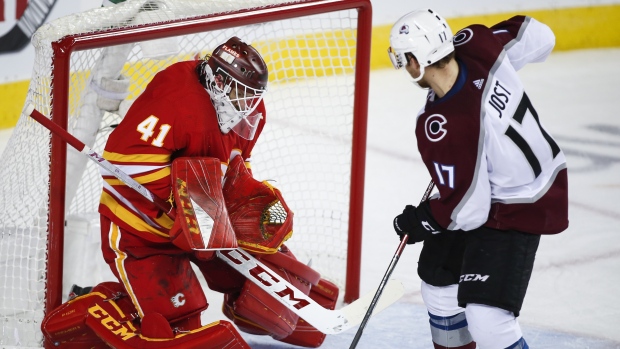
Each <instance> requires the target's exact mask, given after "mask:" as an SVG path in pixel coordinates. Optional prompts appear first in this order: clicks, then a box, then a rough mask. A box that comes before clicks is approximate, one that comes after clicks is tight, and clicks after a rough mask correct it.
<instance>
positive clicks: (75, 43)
mask: <svg viewBox="0 0 620 349" xmlns="http://www.w3.org/2000/svg"><path fill="white" fill-rule="evenodd" d="M370 17H371V9H370V1H369V0H364V1H361V0H329V1H323V0H301V1H279V0H210V1H199V0H149V1H147V0H128V1H126V2H124V3H120V4H117V5H114V6H109V7H101V8H97V9H93V10H91V11H88V12H85V13H80V14H76V15H71V16H68V17H65V18H61V19H58V20H56V21H53V22H51V23H48V24H46V25H44V26H43V27H41V28H40V29H39V30H38V31H37V32H36V33H35V35H34V37H33V40H32V43H33V45H34V46H35V48H36V57H35V66H34V70H33V75H32V80H31V83H30V88H29V92H28V96H27V101H26V103H27V104H28V103H32V104H34V106H35V108H36V109H38V110H39V111H40V112H42V113H43V114H45V115H47V116H49V117H51V118H52V120H53V121H54V122H56V123H57V124H59V125H61V126H62V127H64V128H66V129H67V130H69V131H70V133H72V134H73V135H74V136H76V137H77V138H78V139H80V140H81V141H83V142H84V143H86V144H87V145H88V146H89V147H91V148H93V149H94V150H96V151H99V152H100V153H101V151H102V150H103V147H104V144H105V141H106V137H107V135H108V134H109V132H110V131H111V130H112V129H113V128H114V125H115V124H117V123H118V122H120V120H121V119H122V115H123V114H124V112H125V110H126V109H127V107H128V105H130V103H131V100H132V99H134V98H135V97H136V96H138V95H139V94H140V92H141V91H142V90H143V89H144V88H145V86H146V84H147V83H148V82H149V81H150V80H151V78H152V77H153V75H154V74H155V73H156V72H157V71H159V70H161V69H163V68H165V67H167V66H169V65H170V64H172V63H175V62H178V61H182V60H187V59H193V58H195V57H198V56H204V55H205V54H207V53H211V52H212V50H213V49H214V48H215V47H216V46H217V45H219V44H220V43H223V42H225V41H226V40H227V39H228V38H230V37H231V36H238V37H240V38H241V39H242V40H244V41H246V42H248V43H251V44H252V45H253V46H254V47H256V49H257V50H258V51H259V52H261V54H262V55H263V57H264V58H265V61H266V62H267V64H268V67H269V73H270V84H269V91H268V94H267V95H266V97H265V102H266V106H267V114H268V124H267V127H266V128H265V130H264V132H263V134H262V135H261V139H260V140H259V141H258V144H257V146H256V148H255V150H254V152H253V171H254V175H255V177H256V178H257V179H261V180H263V179H272V180H275V182H274V183H273V184H274V185H275V186H277V187H278V188H279V189H281V191H282V193H283V195H284V196H285V198H286V200H287V203H288V204H289V206H290V207H291V208H292V210H293V211H294V212H295V222H294V234H293V236H292V238H291V239H290V240H289V241H288V242H287V245H288V246H289V247H290V248H291V250H292V251H294V253H295V255H296V256H297V258H298V259H299V260H301V261H304V262H310V261H311V263H312V267H313V268H314V269H316V270H317V271H319V272H320V273H321V274H322V276H323V277H326V278H327V279H329V280H331V281H333V282H335V283H336V284H337V285H338V286H340V287H341V289H342V290H344V292H343V293H344V298H345V301H351V300H353V299H355V298H357V297H358V292H359V264H360V259H361V256H360V246H361V241H360V235H361V214H362V212H361V211H362V200H363V173H364V157H365V153H364V151H365V134H366V113H367V93H368V69H369V53H370V25H371V20H370ZM121 76H122V77H121ZM123 82H124V83H125V84H128V88H127V89H125V88H123V87H122V86H121V87H118V86H119V85H118V84H121V85H122V83H123ZM115 83H116V85H115ZM106 84H108V86H107V87H106ZM110 84H111V85H110ZM102 86H103V87H102ZM120 99H123V101H122V102H121V103H120V105H115V103H110V101H118V100H120ZM0 178H2V184H1V186H0V212H2V214H1V215H0V324H1V326H2V328H1V329H0V344H2V345H3V347H13V346H16V347H39V346H40V345H41V334H40V330H39V327H40V323H41V320H42V318H43V315H44V313H45V311H46V309H51V308H53V307H56V306H58V305H59V304H60V303H61V302H62V301H65V300H66V297H67V292H68V288H69V287H70V286H71V284H72V283H79V284H81V285H88V284H94V283H97V282H101V281H104V280H103V279H108V280H109V276H110V275H111V274H108V275H106V274H105V272H106V270H107V266H106V265H104V264H103V260H102V259H101V258H100V257H96V256H98V255H99V254H100V251H99V245H98V244H99V218H98V214H97V206H98V202H99V196H100V193H101V178H100V175H99V169H98V167H97V166H96V165H95V164H93V163H91V162H90V161H87V158H86V157H85V156H83V155H81V154H79V153H77V152H76V151H74V150H73V149H70V148H67V146H66V145H65V144H63V142H62V141H60V140H59V139H57V137H55V136H51V135H50V133H49V132H48V131H47V130H46V129H44V128H43V127H42V126H41V125H38V124H37V123H36V122H35V121H34V120H32V119H29V118H28V117H25V116H24V115H22V116H21V118H20V119H19V121H18V124H17V126H16V128H15V129H14V131H13V133H12V137H11V139H10V140H9V142H8V144H7V147H6V150H5V152H4V153H3V154H2V157H1V158H0ZM63 246H64V249H63ZM63 251H64V252H63ZM97 258H99V259H97ZM63 262H64V263H63ZM108 272H109V271H108Z"/></svg>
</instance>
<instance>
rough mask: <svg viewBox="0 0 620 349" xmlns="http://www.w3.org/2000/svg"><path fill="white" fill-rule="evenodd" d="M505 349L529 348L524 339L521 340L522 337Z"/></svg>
mask: <svg viewBox="0 0 620 349" xmlns="http://www.w3.org/2000/svg"><path fill="white" fill-rule="evenodd" d="M506 349H530V347H529V346H528V345H527V343H526V342H525V339H523V337H521V338H519V340H518V341H516V342H515V343H514V344H513V345H511V346H509V347H508V348H506Z"/></svg>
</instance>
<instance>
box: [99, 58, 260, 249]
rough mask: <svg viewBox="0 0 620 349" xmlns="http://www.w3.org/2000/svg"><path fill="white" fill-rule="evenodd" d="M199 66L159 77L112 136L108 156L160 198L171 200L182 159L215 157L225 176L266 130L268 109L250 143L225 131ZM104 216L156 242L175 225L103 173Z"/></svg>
mask: <svg viewBox="0 0 620 349" xmlns="http://www.w3.org/2000/svg"><path fill="white" fill-rule="evenodd" d="M198 64H199V61H188V62H180V63H176V64H174V65H172V66H170V67H168V68H167V69H165V70H163V71H161V72H159V73H158V74H157V75H155V77H154V78H153V80H152V81H151V83H150V84H149V85H148V87H147V88H146V90H145V91H144V92H143V93H142V94H141V95H140V97H138V98H137V99H136V100H135V102H134V103H133V105H132V106H131V108H130V109H129V111H128V112H127V115H126V116H125V118H124V119H123V121H122V122H121V123H120V124H119V125H118V126H117V127H116V129H115V130H114V131H113V132H112V133H111V134H110V137H109V139H108V141H107V144H106V147H105V151H104V154H103V156H104V157H105V158H106V159H107V160H108V161H110V162H111V163H113V164H114V165H116V166H118V167H119V168H120V169H121V170H122V171H123V172H125V173H127V174H129V175H131V177H133V179H135V180H136V181H138V182H139V183H140V184H142V185H143V186H145V187H146V188H147V189H148V190H150V191H151V192H152V193H153V194H155V195H157V196H159V197H160V198H163V199H165V198H170V197H171V179H170V165H171V163H172V161H173V160H174V159H175V158H177V157H182V156H187V157H214V158H217V159H219V160H220V161H221V162H222V174H224V173H226V168H227V164H228V162H229V160H230V159H232V158H233V157H235V156H237V155H241V156H242V157H243V159H244V160H246V161H249V157H250V153H251V151H252V148H253V147H254V145H255V143H256V140H257V139H258V137H259V135H260V133H261V131H262V129H263V127H264V125H265V106H264V103H263V101H261V102H260V104H259V105H258V107H257V108H256V110H255V111H254V112H255V113H260V114H262V118H261V120H260V122H259V125H258V128H257V130H256V134H255V135H254V137H253V139H252V140H246V139H244V138H242V137H240V136H238V135H237V134H236V133H235V132H228V133H227V134H223V133H222V132H221V131H220V128H219V125H218V120H217V115H216V112H215V109H214V107H213V105H212V103H211V101H210V98H209V94H208V93H207V91H206V90H205V89H204V87H203V86H202V85H201V83H200V81H199V79H198V73H197V72H196V66H197V65H198ZM102 176H103V178H104V185H103V193H102V195H101V203H100V206H99V212H100V213H101V214H102V215H104V216H106V217H108V218H110V220H112V222H114V223H116V224H118V225H119V226H120V227H122V228H124V229H127V230H128V231H131V232H133V233H135V234H138V235H140V236H141V237H143V238H145V239H147V240H150V241H155V242H168V241H169V236H168V230H169V229H170V228H171V227H172V224H173V220H172V219H170V218H169V217H168V216H167V215H166V214H164V213H163V212H161V211H160V210H159V209H157V207H155V205H153V204H152V203H150V202H148V201H147V200H145V199H144V198H143V197H142V196H141V195H140V194H138V193H137V192H136V191H134V190H133V189H131V188H129V187H127V186H126V185H124V184H123V183H121V182H120V181H119V180H117V179H116V177H114V176H112V175H111V174H110V173H107V172H102Z"/></svg>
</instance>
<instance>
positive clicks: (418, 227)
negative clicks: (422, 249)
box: [394, 200, 441, 245]
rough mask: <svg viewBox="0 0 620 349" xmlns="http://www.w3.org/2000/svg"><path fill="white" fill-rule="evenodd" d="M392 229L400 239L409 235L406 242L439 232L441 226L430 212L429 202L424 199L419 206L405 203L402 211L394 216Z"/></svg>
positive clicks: (422, 238)
mask: <svg viewBox="0 0 620 349" xmlns="http://www.w3.org/2000/svg"><path fill="white" fill-rule="evenodd" d="M394 230H395V231H396V234H398V236H400V238H401V239H402V238H403V236H404V235H405V234H408V235H409V239H408V240H407V244H408V245H409V244H414V243H416V242H420V241H424V240H425V239H426V238H428V237H430V236H431V235H433V234H436V233H439V232H441V228H440V226H439V224H437V222H435V219H433V215H432V214H431V208H430V204H429V202H428V200H427V201H424V202H423V203H421V204H420V206H418V207H415V206H411V205H407V206H406V207H405V209H404V210H403V213H401V214H399V215H398V216H396V218H394Z"/></svg>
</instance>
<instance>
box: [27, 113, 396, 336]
mask: <svg viewBox="0 0 620 349" xmlns="http://www.w3.org/2000/svg"><path fill="white" fill-rule="evenodd" d="M24 114H25V115H29V116H30V117H32V118H33V119H34V120H36V121H37V122H39V123H40V124H41V125H43V126H44V127H45V128H47V129H48V130H50V131H51V132H52V133H54V134H56V135H57V136H59V137H60V138H61V139H62V140H63V141H65V142H66V143H68V144H69V145H70V146H72V147H74V148H75V149H77V150H78V151H80V152H81V153H83V154H85V155H86V156H88V157H89V158H90V159H91V160H92V161H94V162H95V163H96V164H97V165H99V166H101V167H103V168H105V169H106V170H108V171H109V172H110V173H112V174H113V175H114V176H115V177H116V178H118V179H119V180H120V181H122V182H123V183H125V184H126V185H127V186H129V187H130V188H132V189H134V190H136V191H138V192H139V193H140V194H142V196H144V197H145V198H146V199H147V200H149V201H150V202H152V203H154V204H155V205H157V206H158V207H159V208H160V209H162V210H167V212H174V210H172V207H171V205H170V204H169V203H168V202H166V201H164V200H162V199H161V198H158V197H156V196H155V195H153V193H151V192H150V191H149V190H148V189H147V188H145V187H144V186H142V185H141V184H140V183H138V182H136V181H135V180H134V179H133V178H131V177H130V176H129V175H127V174H126V173H124V172H123V171H121V170H120V169H119V168H118V167H116V166H115V165H114V164H112V163H110V162H109V161H107V160H106V159H104V158H103V157H102V156H100V155H99V154H97V153H96V152H95V151H93V150H92V149H90V148H89V147H88V146H86V145H85V144H84V143H82V142H81V141H80V140H78V139H77V138H75V137H74V136H73V135H71V134H70V133H69V132H67V131H66V130H64V129H63V128H62V127H60V126H58V125H57V124H56V123H54V122H53V121H52V120H50V119H48V118H47V117H46V116H45V115H43V114H41V113H40V112H39V111H38V110H36V109H35V108H34V106H33V105H32V104H29V105H27V106H26V108H25V109H24ZM216 255H217V257H218V258H220V259H222V260H223V261H224V262H226V263H227V264H228V265H230V266H231V267H232V268H234V269H235V270H237V271H238V272H239V273H241V274H242V275H244V276H245V277H246V278H247V279H248V280H250V281H251V282H253V283H254V284H256V285H258V286H259V287H260V288H261V289H263V290H264V291H265V292H267V293H268V294H270V295H271V296H272V297H274V298H275V299H276V300H278V301H279V302H280V303H282V304H283V305H284V306H285V307H287V308H288V309H290V310H291V311H293V312H294V313H295V314H297V315H299V316H300V317H301V318H302V319H304V320H305V321H306V322H308V323H309V324H310V325H312V326H314V327H315V328H316V329H317V330H319V331H321V332H323V333H325V334H338V333H341V332H343V331H346V330H348V329H350V328H352V327H354V326H357V325H358V324H360V323H361V322H362V321H363V320H364V318H366V317H370V314H371V313H372V314H374V313H378V312H379V311H381V310H383V309H385V308H386V307H388V306H389V305H391V304H393V303H394V302H396V301H397V300H399V299H400V298H401V297H402V296H403V294H404V293H405V290H404V286H403V284H402V283H401V282H400V281H397V280H389V281H385V282H384V283H382V285H381V286H382V290H381V291H382V292H383V298H382V299H381V302H377V301H376V300H375V299H372V297H371V295H372V294H367V295H365V296H363V297H361V298H359V299H357V300H356V301H354V302H353V303H351V304H348V305H346V306H344V307H342V308H341V309H336V310H329V309H326V308H323V307H322V306H321V305H320V304H318V303H317V302H316V301H314V300H313V299H312V298H310V297H309V296H307V295H306V294H304V293H303V292H301V291H300V290H299V289H297V288H296V287H294V286H293V285H291V284H290V283H289V282H288V281H286V280H285V279H284V278H282V277H281V276H279V275H278V274H277V273H275V272H274V271H272V270H271V269H270V268H268V267H267V266H266V265H264V264H263V263H261V262H260V261H258V260H257V259H256V258H254V257H253V256H252V255H251V254H249V253H247V252H245V251H244V250H242V249H232V250H231V249H228V250H218V251H217V252H216ZM373 310H374V312H373Z"/></svg>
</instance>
